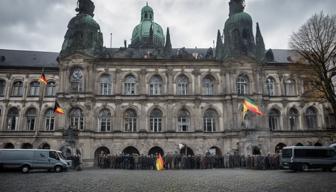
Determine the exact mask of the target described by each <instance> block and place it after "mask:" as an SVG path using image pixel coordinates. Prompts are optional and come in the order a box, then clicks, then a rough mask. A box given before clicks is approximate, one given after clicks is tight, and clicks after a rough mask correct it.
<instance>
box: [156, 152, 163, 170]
mask: <svg viewBox="0 0 336 192" xmlns="http://www.w3.org/2000/svg"><path fill="white" fill-rule="evenodd" d="M163 169H164V161H163V158H162V156H161V154H160V153H159V156H158V157H157V159H156V170H158V171H162V170H163Z"/></svg>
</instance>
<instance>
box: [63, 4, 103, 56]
mask: <svg viewBox="0 0 336 192" xmlns="http://www.w3.org/2000/svg"><path fill="white" fill-rule="evenodd" d="M77 4H78V7H77V8H76V11H77V12H78V14H77V15H76V16H75V17H74V18H72V19H71V20H70V22H69V24H68V30H67V32H66V34H65V37H64V42H63V45H62V50H61V54H60V55H61V56H66V55H69V54H72V53H74V52H82V53H85V54H88V55H92V56H95V55H98V54H99V53H100V52H101V50H102V48H103V35H102V33H101V31H100V26H99V24H98V23H97V22H96V21H95V20H94V19H93V16H94V9H95V5H94V3H93V2H92V1H91V0H78V3H77Z"/></svg>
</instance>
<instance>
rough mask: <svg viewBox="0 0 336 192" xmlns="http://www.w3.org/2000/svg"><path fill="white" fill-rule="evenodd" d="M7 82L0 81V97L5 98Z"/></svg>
mask: <svg viewBox="0 0 336 192" xmlns="http://www.w3.org/2000/svg"><path fill="white" fill-rule="evenodd" d="M5 88H6V81H5V80H2V79H1V80H0V97H3V96H5Z"/></svg>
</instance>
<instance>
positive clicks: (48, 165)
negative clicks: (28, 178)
mask: <svg viewBox="0 0 336 192" xmlns="http://www.w3.org/2000/svg"><path fill="white" fill-rule="evenodd" d="M70 166H71V163H70V162H67V161H66V160H65V159H64V158H63V156H62V153H61V152H60V151H55V150H49V149H0V168H1V169H2V168H5V169H12V168H13V169H20V170H21V172H22V173H28V172H29V171H30V170H31V169H47V170H54V171H55V172H61V171H65V170H67V169H68V168H69V167H70Z"/></svg>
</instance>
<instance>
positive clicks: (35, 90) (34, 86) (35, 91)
mask: <svg viewBox="0 0 336 192" xmlns="http://www.w3.org/2000/svg"><path fill="white" fill-rule="evenodd" d="M39 94H40V83H39V82H38V81H33V82H31V83H30V89H29V96H32V97H35V96H39Z"/></svg>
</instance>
